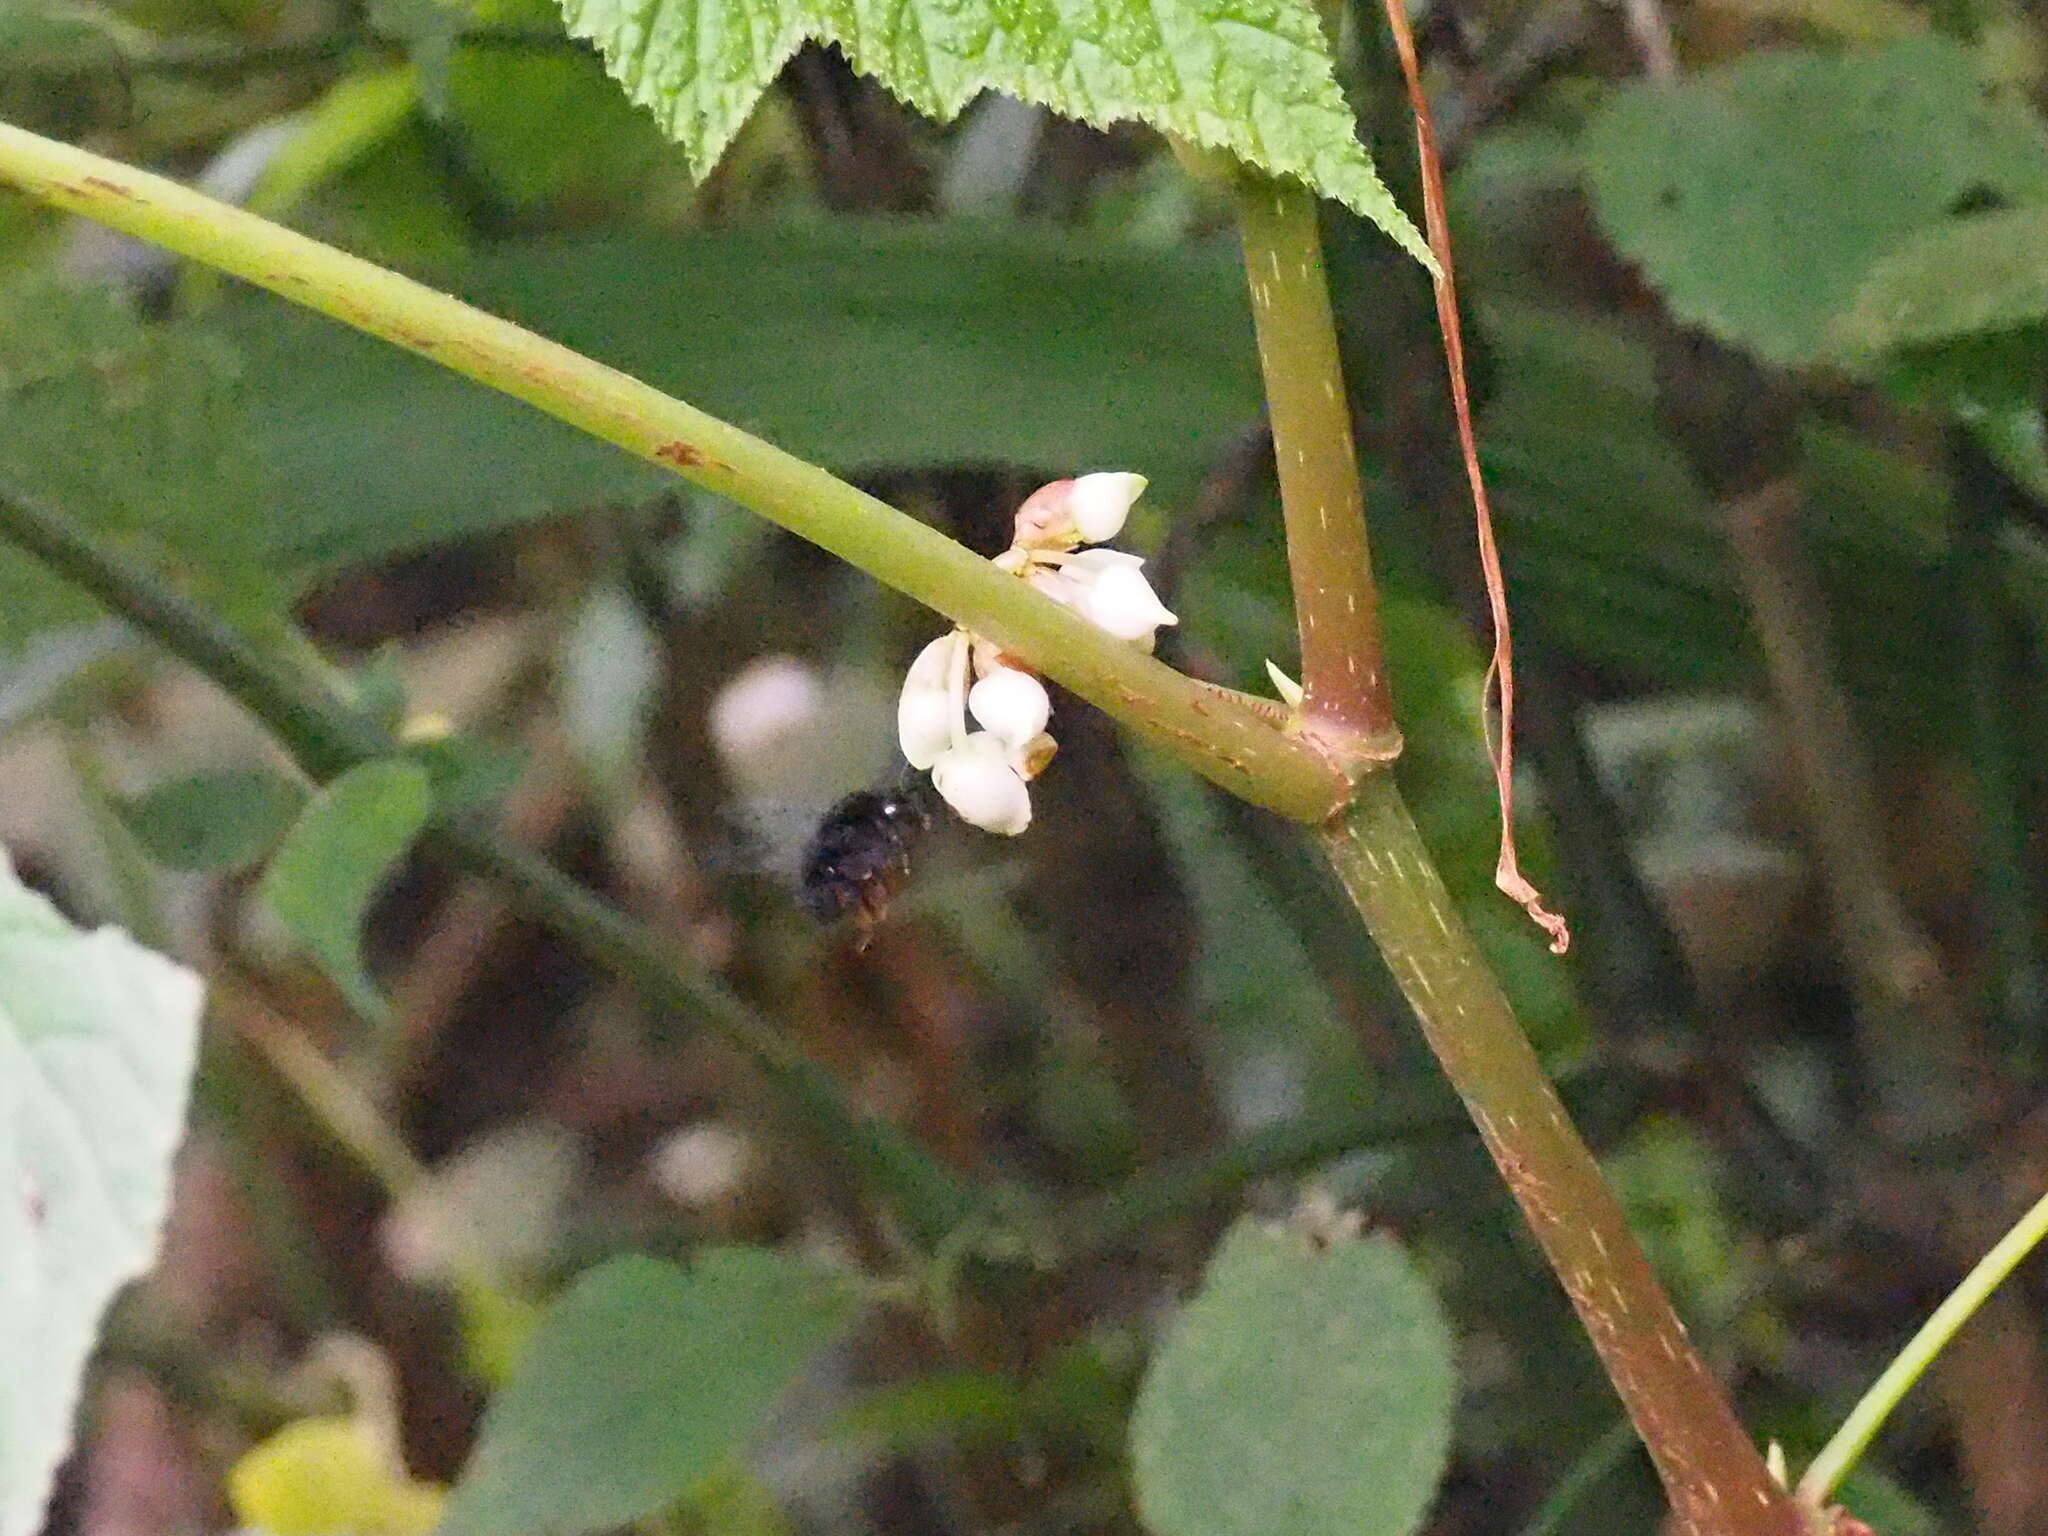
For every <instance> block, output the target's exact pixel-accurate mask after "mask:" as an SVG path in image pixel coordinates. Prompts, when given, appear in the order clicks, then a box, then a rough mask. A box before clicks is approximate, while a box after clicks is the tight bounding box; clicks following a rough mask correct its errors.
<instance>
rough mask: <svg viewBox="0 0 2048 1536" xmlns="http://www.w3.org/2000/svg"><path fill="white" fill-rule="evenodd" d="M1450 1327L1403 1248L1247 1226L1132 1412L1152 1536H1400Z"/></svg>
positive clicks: (1420, 1481)
mask: <svg viewBox="0 0 2048 1536" xmlns="http://www.w3.org/2000/svg"><path fill="white" fill-rule="evenodd" d="M1455 1397H1456V1380H1455V1377H1454V1374H1453V1369H1452V1359H1451V1339H1450V1331H1449V1329H1448V1328H1447V1327H1446V1326H1445V1323H1444V1319H1443V1315H1442V1312H1441V1311H1440V1310H1439V1308H1438V1306H1437V1302H1436V1298H1435V1296H1433V1295H1432V1294H1431V1293H1430V1289H1429V1286H1428V1285H1427V1283H1426V1282H1425V1281H1424V1280H1423V1278H1422V1276H1421V1275H1420V1274H1418V1273H1417V1272H1416V1269H1415V1266H1414V1265H1413V1264H1412V1263H1411V1262H1410V1261H1409V1258H1408V1256H1407V1254H1406V1253H1404V1252H1403V1251H1402V1250H1401V1248H1400V1247H1399V1245H1397V1244H1396V1243H1395V1242H1394V1241H1393V1240H1392V1239H1391V1238H1388V1237H1386V1236H1384V1235H1379V1234H1375V1235H1373V1236H1370V1237H1364V1238H1358V1237H1348V1236H1335V1237H1327V1236H1311V1235H1310V1234H1308V1233H1306V1232H1302V1231H1296V1230H1293V1229H1290V1228H1276V1227H1271V1226H1268V1225H1267V1224H1265V1223H1263V1222H1261V1221H1258V1220H1256V1219H1250V1218H1248V1219H1246V1220H1243V1221H1240V1222H1239V1223H1238V1224H1237V1225H1236V1226H1234V1227H1233V1228H1231V1230H1230V1231H1229V1232H1228V1233H1227V1234H1226V1235H1225V1236H1224V1239H1223V1243H1222V1246H1221V1247H1220V1248H1219V1249H1218V1250H1217V1253H1216V1256H1215V1257H1214V1258H1213V1259H1212V1260H1211V1261H1210V1263H1209V1268H1208V1270H1207V1272H1206V1273H1204V1275H1203V1276H1202V1285H1201V1289H1200V1290H1198V1291H1197V1292H1196V1293H1195V1295H1194V1297H1193V1298H1192V1299H1191V1300H1190V1301H1189V1302H1188V1304H1187V1307H1186V1309H1185V1310H1184V1311H1183V1312H1182V1313H1181V1315H1180V1317H1179V1319H1178V1320H1177V1321H1176V1322H1175V1324H1174V1326H1173V1329H1172V1331H1171V1333H1169V1335H1168V1336H1167V1338H1166V1341H1165V1343H1164V1344H1163V1345H1162V1346H1161V1347H1160V1350H1159V1353H1158V1355H1157V1356H1156V1357H1155V1358H1154V1360H1153V1362H1152V1366H1151V1369H1150V1370H1149V1371H1148V1372H1147V1373H1146V1376H1145V1383H1144V1386H1143V1387H1142V1388H1141V1389H1140V1390H1139V1394H1138V1403H1137V1409H1136V1411H1135V1413H1134V1414H1133V1415H1132V1418H1131V1473H1132V1479H1133V1481H1134V1483H1135V1484H1136V1491H1137V1498H1138V1510H1139V1514H1140V1516H1141V1518H1142V1519H1143V1520H1144V1522H1145V1524H1146V1525H1147V1526H1148V1527H1149V1528H1150V1529H1151V1530H1152V1531H1153V1532H1155V1533H1156V1536H1340V1533H1341V1536H1408V1533H1409V1532H1411V1531H1413V1530H1415V1529H1416V1528H1417V1526H1419V1525H1420V1524H1421V1522H1422V1517H1423V1515H1424V1514H1425V1513H1427V1511H1428V1509H1429V1504H1430V1500H1431V1498H1432V1496H1433V1495H1434V1493H1435V1491H1436V1485H1437V1479H1438V1478H1439V1477H1441V1476H1442V1475H1443V1469H1444V1458H1445V1454H1446V1452H1447V1451H1448V1449H1449V1445H1450V1427H1451V1407H1452V1403H1453V1401H1454V1400H1455Z"/></svg>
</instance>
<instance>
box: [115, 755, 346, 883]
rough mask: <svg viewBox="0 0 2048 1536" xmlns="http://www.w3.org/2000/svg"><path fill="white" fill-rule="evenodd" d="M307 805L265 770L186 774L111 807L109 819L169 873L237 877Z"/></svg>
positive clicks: (287, 783) (288, 783)
mask: <svg viewBox="0 0 2048 1536" xmlns="http://www.w3.org/2000/svg"><path fill="white" fill-rule="evenodd" d="M305 803H306V792H305V790H304V789H302V788H300V787H299V785H297V784H295V783H293V782H292V781H291V780H290V779H287V778H285V777H284V776H283V775H282V774H278V773H273V772H271V771H269V770H268V769H264V768H231V769H225V770H221V771H217V772H210V773H192V774H186V775H183V776H182V777H179V778H175V779H167V780H165V781H164V782H163V783H161V784H158V785H156V786H155V787H154V788H152V789H150V790H148V791H147V792H145V793H143V794H140V795H133V796H129V797H125V798H123V799H119V800H116V801H115V802H114V811H115V814H116V815H118V816H119V817H120V818H121V823H122V825H123V826H125V827H127V829H128V830H129V831H130V832H132V833H133V834H134V835H135V840H136V841H137V842H138V843H140V844H141V845H142V850H143V852H145V853H147V854H148V855H149V856H150V857H151V858H152V859H155V860H156V861H157V863H159V864H162V865H164V866H165V867H166V868H168V869H184V870H195V871H200V870H212V869H239V868H240V867H242V866H243V865H245V864H249V863H252V862H253V861H254V860H256V859H257V858H259V857H261V856H262V854H263V852H264V850H265V849H267V848H269V847H270V845H271V844H273V843H275V842H276V841H277V840H278V838H280V837H282V836H283V835H284V830H285V828H286V827H288V826H290V825H291V823H292V818H293V817H295V816H297V815H298V814H299V810H300V808H301V807H302V806H304V805H305Z"/></svg>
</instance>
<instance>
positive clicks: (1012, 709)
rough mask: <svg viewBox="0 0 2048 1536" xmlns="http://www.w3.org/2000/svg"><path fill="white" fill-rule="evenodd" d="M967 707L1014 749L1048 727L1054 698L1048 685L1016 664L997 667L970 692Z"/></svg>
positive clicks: (993, 733) (994, 734)
mask: <svg viewBox="0 0 2048 1536" xmlns="http://www.w3.org/2000/svg"><path fill="white" fill-rule="evenodd" d="M967 710H968V713H969V714H971V715H973V716H974V718H975V719H976V720H977V721H978V722H980V723H981V724H982V725H983V726H985V727H987V729H988V731H989V733H990V734H991V735H993V736H994V737H995V738H996V739H997V740H998V741H1000V742H1001V743H1002V744H1003V745H1004V746H1005V747H1007V748H1009V749H1010V750H1012V751H1015V750H1017V749H1019V748H1021V747H1022V746H1023V745H1024V744H1025V743H1026V742H1028V741H1030V740H1031V738H1032V737H1034V736H1036V735H1038V734H1039V733H1040V732H1041V731H1043V730H1044V729H1045V722H1046V721H1047V720H1049V719H1051V718H1052V700H1051V699H1050V698H1048V697H1047V696H1046V692H1045V684H1043V683H1041V682H1040V681H1039V680H1038V679H1037V678H1035V677H1033V676H1032V675H1031V674H1030V673H1028V672H1019V671H1018V670H1017V669H1016V668H1015V667H996V668H994V669H993V670H992V671H990V672H989V674H988V675H987V676H986V677H984V678H982V680H981V681H980V682H978V683H976V684H975V685H974V689H973V691H972V692H970V693H969V694H968V695H967Z"/></svg>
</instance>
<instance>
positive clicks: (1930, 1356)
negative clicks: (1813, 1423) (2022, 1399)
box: [1799, 1195, 2048, 1508]
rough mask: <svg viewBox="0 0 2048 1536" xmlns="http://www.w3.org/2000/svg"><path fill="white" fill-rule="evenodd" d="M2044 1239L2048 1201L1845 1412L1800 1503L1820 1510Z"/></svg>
mask: <svg viewBox="0 0 2048 1536" xmlns="http://www.w3.org/2000/svg"><path fill="white" fill-rule="evenodd" d="M2043 1238H2048V1195H2043V1196H2042V1197H2041V1198H2040V1199H2039V1200H2037V1201H2035V1202H2034V1204H2033V1205H2032V1206H2031V1207H2030V1208H2029V1209H2028V1211H2027V1213H2026V1215H2024V1216H2022V1217H2021V1218H2020V1219H2019V1221H2018V1222H2017V1223H2015V1224H2014V1226H2013V1228H2012V1230H2011V1231H2009V1232H2007V1233H2006V1234H2005V1236H2004V1237H2002V1238H2000V1239H1999V1240H1998V1242H1997V1244H1996V1245H1994V1246H1993V1247H1992V1249H1991V1251H1990V1252H1988V1253H1986V1254H1985V1255H1984V1257H1983V1258H1981V1259H1979V1260H1978V1261H1977V1263H1976V1264H1975V1266H1974V1267H1973V1268H1972V1269H1971V1270H1970V1272H1969V1274H1967V1275H1965V1276H1964V1277H1963V1282H1962V1284H1960V1285H1958V1286H1957V1287H1956V1288H1955V1289H1954V1290H1953V1291H1951V1292H1949V1294H1948V1296H1947V1297H1946V1298H1945V1299H1944V1300H1943V1301H1942V1303H1941V1305H1940V1306H1938V1307H1936V1308H1935V1309H1934V1312H1933V1313H1932V1315H1931V1316H1929V1317H1928V1319H1927V1321H1926V1322H1924V1323H1922V1324H1921V1325H1920V1331H1919V1332H1917V1333H1915V1334H1914V1335H1913V1337H1912V1339H1911V1340H1910V1341H1909V1342H1908V1343H1907V1345H1906V1347H1905V1348H1904V1349H1902V1350H1900V1351H1899V1352H1898V1354H1897V1355H1896V1356H1895V1357H1893V1359H1892V1363H1891V1364H1890V1365H1888V1366H1886V1367H1885V1368H1884V1371H1883V1373H1882V1374H1881V1375H1879V1377H1878V1378H1877V1380H1876V1381H1874V1382H1872V1383H1871V1384H1870V1390H1869V1391H1867V1392H1865V1393H1864V1394H1863V1397H1862V1400H1861V1401H1859V1402H1858V1403H1857V1404H1856V1406H1855V1407H1854V1408H1853V1409H1851V1410H1850V1411H1849V1416H1848V1417H1847V1418H1846V1419H1844V1420H1843V1421H1842V1427H1841V1428H1840V1429H1838V1430H1836V1431H1835V1433H1834V1435H1833V1437H1832V1438H1830V1439H1829V1441H1828V1443H1827V1444H1826V1445H1825V1446H1823V1447H1822V1448H1821V1453H1820V1454H1819V1455H1818V1456H1816V1457H1814V1458H1813V1462H1812V1464H1811V1465H1810V1466H1808V1467H1807V1469H1806V1473H1805V1475H1804V1476H1803V1477H1801V1478H1800V1479H1799V1496H1800V1498H1801V1499H1803V1500H1805V1501H1807V1502H1808V1503H1809V1504H1811V1505H1813V1506H1814V1507H1815V1508H1819V1507H1821V1506H1824V1505H1825V1504H1826V1503H1827V1502H1828V1500H1829V1499H1831V1498H1833V1497H1834V1493H1835V1489H1836V1488H1837V1487H1838V1486H1839V1485H1840V1483H1841V1481H1842V1479H1843V1477H1844V1476H1846V1475H1847V1473H1848V1471H1849V1469H1850V1468H1851V1467H1853V1466H1855V1465H1856V1462H1857V1460H1858V1458H1860V1457H1861V1456H1862V1455H1863V1452H1864V1450H1865V1449H1866V1448H1867V1447H1868V1446H1869V1445H1870V1442H1871V1441H1872V1440H1873V1439H1875V1438H1876V1436H1877V1432H1878V1430H1879V1429H1880V1428H1882V1427H1883V1425H1884V1421H1885V1419H1886V1418H1888V1417H1889V1416H1890V1414H1891V1411H1892V1410H1893V1409H1894V1408H1896V1407H1898V1405H1899V1401H1900V1399H1902V1398H1903V1397H1904V1396H1905V1395H1906V1393H1907V1392H1908V1391H1910V1390H1911V1389H1912V1386H1913V1384H1914V1383H1915V1382H1916V1381H1918V1380H1919V1379H1920V1378H1921V1376H1922V1375H1924V1374H1925V1373H1926V1371H1927V1368H1928V1367H1929V1366H1930V1365H1932V1364H1933V1363H1934V1360H1935V1357H1936V1356H1937V1355H1939V1354H1940V1353H1941V1352H1942V1350H1943V1349H1945V1348H1946V1347H1947V1346H1948V1342H1949V1340H1951V1339H1953V1338H1954V1337H1955V1336H1956V1333H1957V1331H1958V1330H1960V1329H1961V1328H1962V1326H1963V1324H1965V1323H1967V1322H1968V1321H1969V1320H1970V1318H1971V1316H1972V1315H1973V1314H1974V1313H1975V1312H1976V1310H1977V1309H1978V1308H1979V1307H1981V1306H1983V1305H1984V1303H1985V1301H1986V1300H1988V1299H1989V1298H1990V1296H1991V1293H1992V1292H1993V1291H1995V1290H1997V1289H1998V1287H1999V1284H2000V1283H2001V1282H2002V1281H2003V1280H2004V1279H2005V1277H2006V1276H2007V1275H2009V1274H2011V1273H2012V1272H2013V1270H2014V1269H2016V1268H2018V1266H2019V1263H2020V1261H2021V1260H2022V1259H2024V1258H2025V1257H2026V1256H2027V1255H2028V1254H2030V1253H2032V1252H2033V1251H2034V1249H2035V1248H2036V1247H2037V1246H2039V1244H2040V1242H2041V1240H2042V1239H2043Z"/></svg>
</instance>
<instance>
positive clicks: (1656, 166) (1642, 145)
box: [1585, 37, 2048, 365]
mask: <svg viewBox="0 0 2048 1536" xmlns="http://www.w3.org/2000/svg"><path fill="white" fill-rule="evenodd" d="M1585 157H1586V162H1587V166H1588V171H1589V176H1590V182H1591V190H1592V194H1593V203H1594V208H1595V210H1596V212H1597V213H1598V215H1599V218H1600V223H1601V225H1602V227H1603V228H1604V229H1605V230H1606V232H1607V236H1608V238H1609V239H1610V240H1612V241H1613V242H1614V244H1615V247H1616V248H1617V249H1618V250H1619V251H1620V252H1621V253H1622V254H1623V255H1624V256H1627V257H1629V258H1630V259H1631V260H1633V261H1635V262H1637V263H1639V264H1640V265H1641V266H1642V268H1643V271H1644V274H1645V275H1646V276H1647V277H1648V278H1649V280H1650V281H1651V282H1652V283H1653V284H1655V285H1656V287H1657V288H1658V289H1659V290H1660V291H1661V292H1662V293H1663V295H1664V298H1665V301H1666V302H1667V303H1668V304H1669V305H1670V307H1671V310H1672V313H1673V314H1675V315H1677V316H1678V317H1679V318H1680V319H1682V320H1686V321H1690V322H1693V323H1696V324H1699V325H1703V326H1705V327H1706V328H1707V329H1709V330H1711V331H1713V332H1714V333H1715V334H1717V335H1719V336H1720V337H1722V338H1723V339H1725V340H1728V341H1732V342H1735V343H1738V344H1740V345H1742V346H1746V347H1749V348H1751V349H1752V350H1754V351H1755V352H1757V353H1758V354H1759V355H1760V356H1762V357H1763V358H1765V359H1766V360H1768V361H1770V362H1774V363H1783V364H1794V365H1797V364H1804V363H1811V362H1815V361H1817V360H1820V359H1821V358H1822V357H1824V356H1825V355H1826V352H1827V337H1828V327H1829V324H1830V322H1832V321H1833V319H1834V317H1835V316H1836V315H1838V314H1839V313H1841V312H1842V311H1843V310H1844V309H1846V308H1847V307H1848V306H1849V304H1850V303H1851V302H1852V300H1854V298H1855V296H1856V294H1857V291H1858V290H1859V289H1860V288H1861V287H1862V286H1863V283H1864V281H1865V280H1866V279H1867V278H1868V277H1869V276H1870V274H1871V270H1872V268H1873V267H1875V266H1876V264H1877V263H1878V262H1879V261H1880V260H1881V259H1882V258H1884V257H1886V256H1888V255H1890V254H1891V253H1892V252H1894V251H1896V250H1898V249H1899V248H1900V247H1901V246H1903V245H1904V244H1905V242H1906V241H1908V240H1909V239H1910V238H1912V237H1914V236H1916V235H1921V234H1923V233H1925V232H1927V231H1930V230H1934V229H1937V228H1939V227H1940V226H1942V225H1943V224H1944V223H1947V222H1949V221H1950V220H1952V219H1953V218H1955V217H1956V216H1957V214H1958V210H1959V209H1960V208H1962V207H1964V206H1967V205H1969V204H1972V203H1981V202H1982V201H1984V200H1985V199H1986V198H1987V197H1991V198H1999V199H2003V200H2005V201H2008V202H2021V201H2027V200H2034V201H2040V200H2042V199H2048V133H2044V131H2043V127H2042V124H2041V122H2040V120H2039V119H2038V118H2037V117H2036V116H2035V115H2034V114H2033V113H2032V112H2031V111H2029V110H2028V109H2027V107H2026V106H2025V104H2024V102H2023V101H2022V100H2020V99H2019V98H2018V97H2017V96H2015V95H2009V94H2000V93H1998V92H1995V91H1993V90H1990V89H1987V88H1986V87H1984V86H1982V85H1980V84H1979V82H1978V80H1977V78H1976V74H1975V69H1974V65H1973V62H1972V58H1971V55H1970V54H1969V53H1968V52H1967V51H1966V50H1965V49H1964V48H1963V47H1962V46H1961V45H1959V44H1957V43H1954V42H1950V41H1948V40H1946V39H1941V38H1933V37H1924V38H1914V39H1911V40H1907V41H1901V42H1897V43H1892V44H1888V45H1886V46H1884V47H1878V48H1867V49H1857V50H1851V51H1847V52H1841V53H1817V52H1806V51H1797V50H1786V51H1783V52H1777V53H1765V54H1760V55H1756V56H1753V57H1751V58H1748V59H1744V60H1743V61H1742V62H1740V63H1737V64H1733V65H1730V66H1728V67H1726V68H1722V69H1716V70H1710V71H1707V72H1704V73H1702V74H1700V75H1697V76H1694V77H1693V78H1691V79H1690V80H1687V81H1685V82H1684V83H1682V84H1678V85H1670V84H1667V83H1664V82H1649V83H1646V84H1643V85H1640V86H1637V87H1634V88H1631V89H1629V90H1626V91H1623V92H1621V93H1620V94H1619V95H1617V96H1616V98H1615V99H1614V101H1613V102H1612V103H1611V104H1610V105H1609V106H1608V107H1607V109H1606V110H1605V111H1603V112H1602V113H1601V114H1600V115H1599V116H1598V117H1597V118H1596V119H1595V120H1594V122H1593V123H1592V125H1591V126H1590V127H1589V128H1588V130H1587V136H1586V140H1585Z"/></svg>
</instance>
